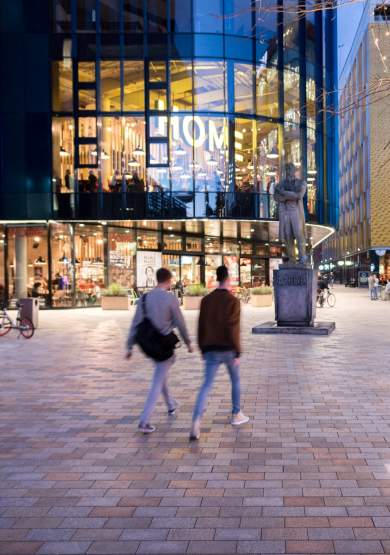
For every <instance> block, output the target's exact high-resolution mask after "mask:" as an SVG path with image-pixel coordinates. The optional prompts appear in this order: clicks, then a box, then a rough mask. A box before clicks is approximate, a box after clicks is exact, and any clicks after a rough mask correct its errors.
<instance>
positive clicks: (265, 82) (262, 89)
mask: <svg viewBox="0 0 390 555" xmlns="http://www.w3.org/2000/svg"><path fill="white" fill-rule="evenodd" d="M278 76H279V72H278V70H277V69H276V68H274V67H265V66H258V67H257V68H256V113H257V114H258V115H261V116H268V117H274V118H277V117H279V79H278Z"/></svg>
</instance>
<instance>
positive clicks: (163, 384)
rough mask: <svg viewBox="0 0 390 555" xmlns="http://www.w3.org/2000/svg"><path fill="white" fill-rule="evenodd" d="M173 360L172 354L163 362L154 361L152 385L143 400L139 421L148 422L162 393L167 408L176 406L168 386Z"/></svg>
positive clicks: (170, 408)
mask: <svg viewBox="0 0 390 555" xmlns="http://www.w3.org/2000/svg"><path fill="white" fill-rule="evenodd" d="M174 362H175V356H174V355H173V356H172V357H171V358H169V359H168V360H164V361H163V362H156V363H155V364H156V366H155V369H154V374H153V380H152V385H151V386H150V390H149V393H148V396H147V399H146V401H145V406H144V410H143V411H142V414H141V416H140V419H139V421H140V423H142V424H148V423H149V418H150V416H151V414H152V412H153V409H154V407H155V405H156V403H157V400H158V398H159V396H160V393H162V395H163V397H164V400H165V402H166V404H167V407H168V410H172V409H174V408H175V407H176V403H175V400H174V399H173V398H172V397H171V394H170V393H169V388H168V373H169V369H170V367H171V366H172V364H173V363H174Z"/></svg>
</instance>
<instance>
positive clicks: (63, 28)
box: [54, 0, 72, 33]
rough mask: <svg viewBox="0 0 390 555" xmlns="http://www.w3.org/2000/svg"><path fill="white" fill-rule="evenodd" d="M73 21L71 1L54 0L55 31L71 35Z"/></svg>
mask: <svg viewBox="0 0 390 555" xmlns="http://www.w3.org/2000/svg"><path fill="white" fill-rule="evenodd" d="M71 19H72V10H71V0H54V31H55V32H56V33H70V31H71Z"/></svg>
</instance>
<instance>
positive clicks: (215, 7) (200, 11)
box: [193, 0, 224, 33]
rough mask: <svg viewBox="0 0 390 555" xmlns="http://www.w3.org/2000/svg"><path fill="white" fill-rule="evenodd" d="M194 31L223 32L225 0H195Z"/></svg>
mask: <svg viewBox="0 0 390 555" xmlns="http://www.w3.org/2000/svg"><path fill="white" fill-rule="evenodd" d="M193 13H194V17H193V20H194V32H195V33H222V32H223V16H224V14H223V0H193Z"/></svg>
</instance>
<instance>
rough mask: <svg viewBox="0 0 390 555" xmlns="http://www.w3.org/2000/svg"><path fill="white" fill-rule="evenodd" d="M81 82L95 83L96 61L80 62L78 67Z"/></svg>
mask: <svg viewBox="0 0 390 555" xmlns="http://www.w3.org/2000/svg"><path fill="white" fill-rule="evenodd" d="M77 71H78V80H79V83H94V82H95V80H96V76H95V75H96V73H95V71H96V69H95V62H79V63H78V67H77Z"/></svg>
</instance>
